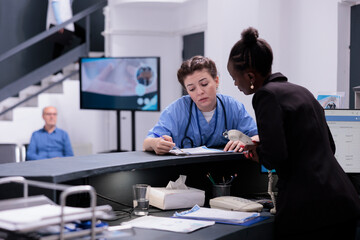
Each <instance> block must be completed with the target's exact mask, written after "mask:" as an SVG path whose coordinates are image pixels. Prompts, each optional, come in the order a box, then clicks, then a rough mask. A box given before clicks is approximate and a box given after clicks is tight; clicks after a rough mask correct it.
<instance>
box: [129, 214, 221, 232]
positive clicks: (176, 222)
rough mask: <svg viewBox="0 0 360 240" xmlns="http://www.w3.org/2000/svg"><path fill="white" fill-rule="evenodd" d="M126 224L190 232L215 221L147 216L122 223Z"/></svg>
mask: <svg viewBox="0 0 360 240" xmlns="http://www.w3.org/2000/svg"><path fill="white" fill-rule="evenodd" d="M122 224H123V225H125V226H128V225H130V226H132V227H137V228H147V229H157V230H165V231H172V232H181V233H188V232H192V231H195V230H197V229H199V228H204V227H208V226H211V225H214V224H215V222H214V221H199V220H190V219H176V218H167V217H154V216H145V217H139V218H136V219H134V220H131V221H129V222H125V223H122Z"/></svg>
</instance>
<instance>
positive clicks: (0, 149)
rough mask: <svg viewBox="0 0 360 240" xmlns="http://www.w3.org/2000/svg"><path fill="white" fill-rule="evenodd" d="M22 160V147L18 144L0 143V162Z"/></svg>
mask: <svg viewBox="0 0 360 240" xmlns="http://www.w3.org/2000/svg"><path fill="white" fill-rule="evenodd" d="M20 161H21V159H20V147H19V146H18V145H17V144H13V143H9V144H6V143H5V144H0V164H1V163H14V162H20Z"/></svg>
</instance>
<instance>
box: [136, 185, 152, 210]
mask: <svg viewBox="0 0 360 240" xmlns="http://www.w3.org/2000/svg"><path fill="white" fill-rule="evenodd" d="M149 191H150V185H148V184H135V185H133V206H134V214H135V215H138V216H146V215H148V214H149Z"/></svg>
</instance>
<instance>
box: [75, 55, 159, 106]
mask: <svg viewBox="0 0 360 240" xmlns="http://www.w3.org/2000/svg"><path fill="white" fill-rule="evenodd" d="M80 108H81V109H104V110H129V111H159V110H160V57H100V58H93V57H84V58H80Z"/></svg>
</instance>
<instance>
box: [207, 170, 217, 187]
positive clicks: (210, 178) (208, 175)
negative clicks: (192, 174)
mask: <svg viewBox="0 0 360 240" xmlns="http://www.w3.org/2000/svg"><path fill="white" fill-rule="evenodd" d="M206 176H207V177H208V178H209V180H210V182H211V183H212V184H213V185H215V182H214V179H212V177H211V176H210V173H208V174H206Z"/></svg>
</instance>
